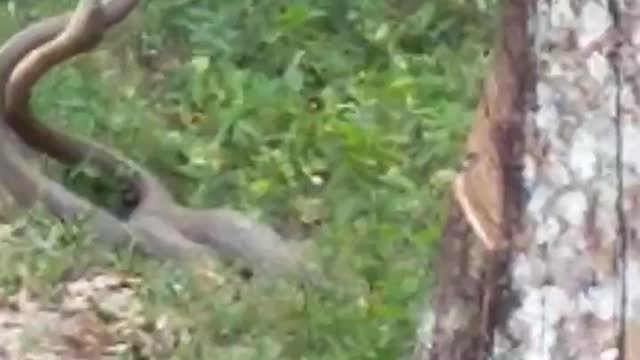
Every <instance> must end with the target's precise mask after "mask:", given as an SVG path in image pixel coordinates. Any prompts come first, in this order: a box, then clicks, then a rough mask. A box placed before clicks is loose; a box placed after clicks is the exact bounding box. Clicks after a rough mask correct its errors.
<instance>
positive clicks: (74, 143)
mask: <svg viewBox="0 0 640 360" xmlns="http://www.w3.org/2000/svg"><path fill="white" fill-rule="evenodd" d="M138 2H139V1H138V0H111V1H109V2H107V3H106V4H104V5H103V4H101V3H100V2H99V1H97V0H81V1H80V3H79V5H78V8H77V9H76V11H75V12H73V13H72V14H65V15H61V16H58V17H54V18H50V19H46V20H43V21H41V22H39V23H36V24H34V25H31V26H30V27H28V28H26V29H25V30H23V31H21V32H20V33H18V34H16V35H14V36H13V37H12V38H10V39H9V40H8V41H7V42H6V44H5V45H4V46H3V48H2V49H0V89H1V88H4V89H5V91H0V100H1V101H0V115H1V116H2V119H1V120H2V121H0V141H2V144H0V146H2V148H0V149H1V150H0V169H8V170H9V171H4V172H3V174H0V182H2V183H3V184H5V186H6V187H7V188H8V189H9V191H10V192H11V193H12V194H14V196H15V197H16V199H17V200H18V202H19V203H21V204H22V205H27V206H29V205H32V204H33V203H34V202H36V201H37V200H41V201H42V202H43V203H44V205H45V207H47V208H48V209H49V210H50V211H51V212H52V213H53V214H54V215H56V216H58V217H60V218H63V219H67V218H71V217H74V216H77V215H78V214H87V213H91V214H92V216H91V217H90V219H89V223H88V225H89V227H90V229H91V230H92V231H93V232H94V233H95V234H96V237H97V238H99V239H102V240H105V241H108V242H110V243H116V244H122V243H124V242H128V241H130V240H131V239H132V238H136V239H138V240H140V243H139V245H140V247H141V249H142V250H143V251H145V252H148V253H151V254H154V255H159V256H162V257H177V258H184V257H194V256H203V255H217V256H221V257H222V258H224V259H226V260H231V261H238V262H240V263H242V264H243V265H244V266H248V267H249V268H252V269H253V270H258V271H260V272H262V271H267V272H269V273H277V274H289V275H290V274H297V275H300V274H307V273H308V271H307V270H306V266H305V265H306V264H305V261H304V260H303V259H302V258H301V257H300V256H299V254H298V253H297V252H296V251H294V250H293V249H292V248H291V247H290V246H289V244H288V243H287V242H285V241H283V239H282V237H281V236H280V235H278V234H277V233H276V232H275V231H274V230H273V229H272V228H271V227H270V226H268V225H265V224H262V223H259V222H257V221H255V220H254V219H252V218H250V217H248V216H246V215H243V214H241V213H239V212H237V211H234V210H231V209H191V208H186V207H184V206H181V205H179V204H177V203H176V202H175V200H174V199H173V196H172V195H171V193H170V192H169V191H168V190H167V188H166V187H165V186H164V185H163V184H162V182H161V181H159V180H158V179H157V177H155V176H154V175H153V174H151V173H150V172H149V171H148V170H146V169H145V168H144V167H142V166H140V165H139V164H137V163H136V162H134V161H132V160H130V159H128V158H127V157H126V156H123V155H121V154H119V153H118V152H116V151H115V150H113V149H111V148H109V147H107V146H104V145H102V144H99V143H97V142H95V141H93V140H91V139H87V138H84V137H81V136H77V135H73V134H70V133H67V132H65V131H63V130H59V129H55V128H52V127H49V126H45V125H44V124H43V123H42V122H40V121H38V120H37V119H36V117H35V115H34V114H33V113H32V112H31V110H30V108H29V100H30V96H31V89H32V87H33V85H34V84H35V83H36V81H37V80H38V79H39V78H40V77H41V76H42V75H43V74H45V73H46V72H47V71H48V70H49V69H51V68H52V67H53V66H55V65H56V64H59V63H60V62H62V61H64V60H66V59H68V58H70V57H71V56H73V55H76V54H78V53H82V52H86V51H89V50H91V49H93V48H94V47H95V46H97V44H98V43H99V42H100V40H101V38H102V34H103V33H104V31H105V30H106V29H108V28H109V27H110V26H112V25H114V24H116V23H117V22H119V21H121V20H122V19H123V18H124V17H125V16H126V15H127V14H128V13H129V12H130V11H131V10H132V9H133V8H134V7H135V6H136V4H137V3H138ZM16 65H17V66H16ZM10 131H14V132H15V133H16V134H17V135H18V136H19V137H20V139H21V140H22V141H24V142H25V143H26V144H27V145H28V146H30V147H32V148H33V149H35V150H37V151H39V152H42V153H45V154H47V155H49V156H51V157H53V158H55V159H57V160H59V161H61V162H63V163H65V164H68V165H76V164H79V163H83V162H86V163H89V164H92V165H95V166H97V167H98V168H99V169H101V170H103V171H107V172H113V171H117V170H118V169H121V168H125V169H127V170H130V171H132V173H133V175H132V176H131V177H130V178H129V179H128V181H130V183H131V186H132V187H133V188H134V190H135V191H136V192H137V195H138V196H139V203H138V204H137V206H136V207H135V209H134V210H133V212H132V213H131V214H130V216H129V217H128V218H127V219H126V220H125V221H121V220H119V219H117V218H115V217H114V216H113V215H112V214H110V213H108V212H106V211H105V210H103V209H101V208H99V207H96V206H95V205H93V204H91V203H89V202H88V201H87V200H85V199H84V198H82V197H79V196H77V195H76V194H74V193H73V192H70V191H69V190H67V189H66V188H65V187H63V186H62V185H60V184H58V183H57V182H55V181H53V180H51V179H49V178H47V177H45V176H43V175H42V174H40V173H38V172H37V171H35V170H34V169H32V168H30V167H28V166H27V165H26V163H25V161H24V159H23V158H22V157H21V156H20V154H18V153H17V151H16V150H15V147H13V146H10V145H8V144H9V143H8V142H6V141H3V140H4V139H5V138H8V137H9V134H10ZM7 174H9V175H7ZM304 277H308V276H307V275H304ZM313 277H316V276H315V275H314V276H313Z"/></svg>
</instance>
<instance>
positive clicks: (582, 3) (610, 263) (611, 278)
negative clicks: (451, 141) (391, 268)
mask: <svg viewBox="0 0 640 360" xmlns="http://www.w3.org/2000/svg"><path fill="white" fill-rule="evenodd" d="M639 50H640V0H553V1H551V0H506V1H504V8H503V13H502V26H501V32H500V34H499V35H498V36H497V41H496V46H495V51H494V64H493V67H492V69H491V71H490V72H489V73H488V75H487V78H486V80H485V86H484V89H483V94H482V97H481V99H480V102H479V105H478V109H477V114H476V119H475V122H474V126H473V129H472V131H471V133H470V135H469V139H468V142H467V159H466V164H465V165H466V166H465V168H464V170H463V171H462V172H461V173H460V174H459V176H458V179H457V181H456V183H455V185H454V187H453V191H452V193H453V196H452V201H453V206H452V211H451V214H450V216H449V223H448V225H447V227H446V228H445V233H444V235H443V239H442V243H441V251H442V252H441V256H440V257H439V261H440V263H439V264H438V266H437V269H436V271H437V285H436V288H435V289H434V292H433V293H432V294H431V295H432V297H431V306H430V307H429V308H428V309H427V310H425V313H424V314H423V319H422V324H421V326H420V328H419V331H418V342H417V346H416V351H415V358H416V359H421V360H422V359H432V360H435V359H441V360H457V359H464V360H467V359H489V358H491V359H526V360H534V359H535V360H538V359H539V360H545V359H562V360H564V359H640V291H638V290H635V289H640V287H638V286H640V285H636V286H635V287H634V285H633V284H634V283H640V262H639V260H640V242H639V240H638V236H637V230H636V229H637V228H638V227H639V226H640V216H639V215H640V117H638V116H639V115H640V106H639V101H638V100H639V99H638V97H639V96H640V75H637V74H640V70H639V66H638V64H639V63H640V51H639Z"/></svg>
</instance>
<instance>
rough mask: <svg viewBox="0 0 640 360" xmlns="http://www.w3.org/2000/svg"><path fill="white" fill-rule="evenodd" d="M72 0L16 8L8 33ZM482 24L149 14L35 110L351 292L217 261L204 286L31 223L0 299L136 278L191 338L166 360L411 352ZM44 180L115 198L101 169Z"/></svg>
mask: <svg viewBox="0 0 640 360" xmlns="http://www.w3.org/2000/svg"><path fill="white" fill-rule="evenodd" d="M74 3H75V2H74V1H69V0H66V1H56V2H37V1H28V0H21V1H20V2H9V5H10V6H9V7H7V8H6V9H3V10H2V12H1V14H0V16H1V17H2V21H1V22H0V23H2V25H1V30H2V34H3V35H4V38H6V37H7V36H8V35H9V34H10V33H12V32H15V31H16V30H17V29H19V28H21V27H23V26H24V25H25V24H26V23H28V22H29V21H31V20H32V19H36V18H40V17H43V16H46V15H49V14H53V13H57V12H60V11H62V10H67V9H71V8H72V7H73V4H74ZM494 11H495V5H494V4H493V1H491V2H490V4H489V5H487V4H484V3H483V2H482V1H452V0H438V1H402V2H400V1H390V0H386V1H383V0H355V1H343V0H329V1H324V2H314V1H310V0H295V1H284V0H275V1H257V0H244V1H208V0H181V1H177V0H154V1H147V2H146V3H145V4H144V6H142V7H141V9H139V10H138V11H137V12H136V13H135V14H134V15H132V16H131V18H130V19H129V20H128V21H127V22H126V23H125V24H123V25H122V26H120V27H118V29H116V30H114V31H112V33H110V35H109V36H108V38H107V40H106V42H105V44H104V45H103V46H101V47H100V49H98V50H97V51H95V52H94V53H92V54H89V55H83V56H81V57H79V58H78V59H77V60H74V61H72V62H71V63H69V64H66V65H64V66H62V67H60V68H59V69H56V70H55V71H54V72H52V73H51V74H49V75H47V77H46V79H44V80H43V81H42V83H41V84H39V85H38V88H37V91H36V95H35V102H34V106H35V108H36V109H37V112H38V113H39V114H42V117H43V118H46V119H47V121H50V122H51V123H53V124H54V125H56V126H63V127H65V128H66V129H70V130H72V131H74V132H77V133H82V134H85V135H90V136H92V137H93V138H95V139H98V140H100V141H102V142H104V143H108V144H111V145H113V146H115V147H117V148H118V149H120V150H121V151H123V152H124V153H126V154H128V156H130V157H132V158H134V159H136V160H138V161H140V162H142V163H144V164H145V165H146V166H148V167H149V168H150V169H152V170H153V171H154V172H155V173H156V174H158V175H159V176H161V177H162V178H163V180H165V181H166V182H167V183H168V184H169V185H170V186H171V188H172V190H173V191H174V192H175V193H176V195H177V197H178V198H179V199H180V200H181V202H183V203H185V204H189V205H193V206H232V207H234V208H237V209H240V210H242V211H246V212H250V213H255V214H257V215H258V216H260V217H261V218H262V219H264V220H265V221H268V222H270V223H271V224H274V225H275V226H276V227H277V228H278V229H279V230H280V231H281V232H283V233H285V234H287V235H292V236H295V237H298V238H308V239H311V241H313V242H314V243H315V244H316V246H317V248H318V251H320V253H321V256H322V258H323V259H325V260H324V267H325V268H326V269H327V271H328V272H330V273H331V274H332V276H333V278H335V279H337V280H338V281H339V282H341V283H342V284H343V285H344V288H346V289H349V291H345V292H343V293H335V294H321V293H316V292H314V291H311V290H303V289H298V288H295V287H292V286H289V285H286V284H273V283H272V284H264V283H261V282H260V281H257V282H255V283H247V282H243V281H241V280H240V279H238V278H237V276H236V275H235V274H233V273H228V272H225V270H224V269H223V268H222V267H221V268H220V272H221V273H222V274H223V275H224V277H225V278H226V279H227V281H226V282H225V283H224V285H221V286H203V285H202V284H201V283H200V282H198V281H197V279H196V278H194V277H193V275H192V274H190V273H189V271H187V270H186V269H181V268H179V267H176V266H175V265H171V264H162V263H160V262H158V261H155V260H151V259H145V258H144V257H141V256H138V255H132V254H130V253H128V252H127V251H126V249H119V250H118V251H112V250H108V249H104V248H101V247H96V246H95V244H94V243H93V242H92V241H91V239H90V238H89V237H88V236H87V235H86V234H84V233H83V232H82V231H81V229H77V228H73V227H71V226H67V227H62V226H61V225H59V224H57V223H55V222H53V221H51V220H48V219H47V218H46V216H44V215H42V213H36V214H35V215H34V214H30V215H29V216H27V217H24V218H22V219H21V220H20V221H22V222H23V223H22V226H18V228H21V229H23V230H24V229H26V230H24V231H20V232H19V233H18V234H17V235H16V237H17V238H18V239H19V241H15V242H11V243H10V244H9V245H6V244H5V245H3V246H4V247H3V250H2V251H0V267H1V269H2V270H1V271H0V285H1V286H2V288H4V289H5V291H8V292H11V291H16V290H17V289H19V288H20V287H28V288H29V289H30V290H32V291H35V292H36V293H38V294H40V295H41V296H42V297H45V298H46V297H50V298H51V301H55V296H54V295H55V289H56V283H57V282H59V281H61V280H63V279H64V278H65V277H68V276H70V275H69V274H70V273H71V274H73V273H78V272H82V269H84V268H89V267H93V266H104V267H111V268H115V269H117V270H119V271H126V272H132V273H136V274H139V275H140V276H141V277H142V278H143V284H144V286H143V290H142V291H141V296H142V298H143V300H144V302H145V305H146V307H145V310H146V311H149V312H151V313H175V314H178V315H179V316H178V317H179V318H180V319H181V323H180V324H181V326H183V327H184V328H188V329H190V334H191V339H190V341H188V342H186V343H184V344H183V345H182V346H181V347H179V348H178V350H177V352H176V354H174V356H175V357H174V358H176V359H206V358H211V357H210V356H208V355H207V354H217V356H215V358H227V357H225V356H222V355H221V354H227V353H225V352H224V350H223V349H225V348H228V347H230V346H244V347H250V348H253V349H254V350H255V352H254V353H253V354H254V355H252V356H253V357H247V358H252V359H254V358H255V359H397V358H401V357H403V356H407V355H408V354H409V353H410V352H411V346H412V343H413V341H414V336H415V335H414V334H415V329H416V326H417V324H416V321H417V319H418V314H419V312H420V309H421V308H422V307H423V306H425V299H426V298H427V297H428V293H429V279H430V276H431V268H430V259H431V258H432V256H433V255H434V251H435V249H436V247H435V246H436V244H437V241H438V237H439V235H440V230H441V226H442V224H443V219H444V215H445V214H446V210H447V209H446V207H447V201H446V200H447V197H446V194H447V190H448V181H449V179H450V176H451V172H452V171H453V169H454V168H455V166H456V163H457V161H458V158H459V154H460V145H461V142H462V140H463V138H464V134H465V132H466V130H467V129H468V125H469V123H470V120H471V110H472V108H473V105H474V100H475V97H476V94H477V90H478V88H479V86H478V85H479V80H480V79H481V75H482V72H483V69H484V68H485V65H486V58H487V55H488V54H487V49H488V47H489V39H490V38H491V33H492V30H493V29H492V28H491V24H492V23H493V21H492V19H493V16H494V15H493V13H494ZM57 173H58V176H59V177H60V178H62V179H64V181H65V183H66V184H67V185H69V186H72V187H73V188H74V189H75V190H76V191H78V192H80V193H82V194H85V195H87V196H91V197H92V198H93V199H95V200H96V201H100V202H101V203H103V204H109V205H113V204H115V203H117V201H116V200H114V199H115V197H114V196H113V194H112V193H113V191H111V190H112V189H111V190H109V188H110V187H113V186H114V184H112V183H111V184H110V183H108V182H105V181H98V180H103V177H104V176H103V175H102V174H92V173H90V172H86V171H84V172H82V171H78V170H77V169H71V170H69V169H66V170H62V171H58V172H57ZM229 356H231V355H229ZM229 358H233V357H229ZM238 358H243V357H238Z"/></svg>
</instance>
